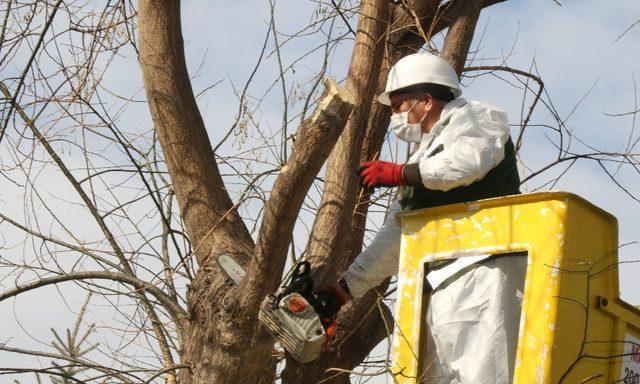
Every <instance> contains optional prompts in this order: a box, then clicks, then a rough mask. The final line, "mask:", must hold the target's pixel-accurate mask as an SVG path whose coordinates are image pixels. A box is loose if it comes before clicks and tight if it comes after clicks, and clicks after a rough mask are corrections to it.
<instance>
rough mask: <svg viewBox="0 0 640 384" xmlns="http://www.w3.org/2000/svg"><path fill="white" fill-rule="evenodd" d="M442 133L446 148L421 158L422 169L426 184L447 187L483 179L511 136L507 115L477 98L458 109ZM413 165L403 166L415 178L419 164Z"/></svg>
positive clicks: (498, 161)
mask: <svg viewBox="0 0 640 384" xmlns="http://www.w3.org/2000/svg"><path fill="white" fill-rule="evenodd" d="M442 135H443V141H444V149H443V151H442V152H440V153H438V154H436V155H434V156H432V157H423V158H421V159H420V162H419V173H420V179H421V182H422V184H423V185H424V186H425V187H427V188H429V189H436V190H441V191H448V190H450V189H452V188H455V187H459V186H463V185H469V184H471V183H473V182H474V181H477V180H480V179H482V178H483V177H484V176H485V175H486V174H487V173H488V172H489V171H490V170H491V169H492V168H493V167H495V166H496V165H498V164H499V163H500V162H501V161H502V160H503V159H504V146H505V143H506V142H507V140H508V139H509V124H508V122H507V115H506V113H505V112H504V111H502V110H500V109H497V108H495V107H492V106H490V105H489V104H486V103H480V102H476V103H474V104H473V105H470V106H469V107H467V108H465V109H463V110H461V111H460V112H458V113H457V114H456V115H455V116H454V117H453V118H452V119H451V121H450V123H449V125H448V126H447V127H446V128H445V130H444V131H443V132H442ZM407 167H409V166H407ZM405 168H406V167H405ZM412 168H414V169H411V168H409V169H405V170H404V173H405V176H406V175H407V174H411V175H413V178H415V174H416V173H415V168H416V166H412ZM409 184H410V183H409Z"/></svg>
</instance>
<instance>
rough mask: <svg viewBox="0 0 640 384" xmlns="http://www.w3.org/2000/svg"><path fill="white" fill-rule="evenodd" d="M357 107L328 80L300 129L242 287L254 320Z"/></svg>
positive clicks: (277, 278) (245, 308)
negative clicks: (309, 195) (316, 180)
mask: <svg viewBox="0 0 640 384" xmlns="http://www.w3.org/2000/svg"><path fill="white" fill-rule="evenodd" d="M353 106H354V104H353V101H352V96H351V94H350V93H349V92H348V91H345V90H342V89H341V88H340V87H339V86H338V84H336V83H335V82H334V81H333V80H330V79H328V80H326V81H325V91H324V94H323V95H322V97H321V99H320V102H319V103H318V107H317V108H316V110H315V112H314V113H313V116H312V117H311V118H309V119H308V120H305V121H304V122H303V123H302V124H301V125H300V127H299V128H298V133H297V135H296V140H295V145H294V147H293V151H292V153H291V156H290V157H289V160H288V161H287V163H286V164H285V165H284V167H282V170H281V172H280V175H279V176H278V178H277V179H276V181H275V183H274V186H273V189H272V191H271V195H270V197H269V200H268V201H267V203H266V205H265V208H264V212H265V213H264V219H263V221H262V226H261V228H260V232H259V234H258V240H257V244H256V253H255V258H254V260H253V261H252V263H251V265H250V267H249V270H248V272H247V274H248V276H247V277H246V278H245V280H244V281H243V283H242V284H243V285H242V286H241V288H242V291H243V295H242V300H241V308H243V311H244V312H245V313H248V314H249V315H254V316H255V315H256V314H257V309H258V306H259V304H260V302H261V301H262V299H263V298H264V296H265V295H266V294H268V293H270V292H272V291H274V290H275V289H276V288H277V286H278V284H279V283H280V276H281V275H282V270H283V269H284V264H285V260H286V256H287V249H288V246H289V243H290V242H291V237H292V233H293V226H294V224H295V222H296V219H297V217H298V213H299V212H300V207H301V206H302V202H303V201H304V198H305V196H306V195H307V192H308V190H309V188H310V187H311V184H312V183H313V180H314V178H315V177H316V175H317V173H318V172H319V171H320V168H321V167H322V164H323V163H324V162H325V160H326V159H327V157H328V156H329V153H330V152H331V149H332V148H333V146H334V145H335V143H336V141H337V140H338V136H340V134H341V133H342V130H343V129H344V126H345V124H346V121H347V119H348V118H349V115H350V114H351V111H352V109H353Z"/></svg>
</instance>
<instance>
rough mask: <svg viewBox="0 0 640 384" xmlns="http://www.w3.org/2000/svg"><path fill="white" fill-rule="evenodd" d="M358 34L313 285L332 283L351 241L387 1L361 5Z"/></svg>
mask: <svg viewBox="0 0 640 384" xmlns="http://www.w3.org/2000/svg"><path fill="white" fill-rule="evenodd" d="M359 14H360V18H359V21H358V32H357V34H356V41H355V44H354V48H353V53H352V56H351V63H350V65H349V75H348V76H347V81H346V89H347V90H348V91H349V92H350V93H351V94H353V95H354V101H355V105H357V106H358V108H356V109H355V110H354V111H353V113H352V114H351V117H350V118H349V121H348V122H347V125H346V127H345V130H344V132H343V133H342V135H340V139H338V142H337V144H336V146H335V148H334V149H333V151H332V152H331V156H330V157H329V159H328V160H327V172H326V175H325V180H324V190H323V194H322V200H321V202H320V208H319V210H318V214H317V216H316V220H315V223H314V226H313V230H312V232H311V238H310V240H309V246H308V252H307V255H308V256H307V259H308V260H309V261H311V263H312V264H313V265H314V269H315V270H316V271H317V273H316V274H315V280H316V281H318V282H322V281H325V280H327V278H329V279H335V277H336V275H337V273H338V268H339V266H340V265H339V264H338V263H336V262H335V258H336V257H340V256H339V253H340V251H341V250H343V249H344V248H345V244H346V242H347V240H348V239H349V232H350V229H351V221H352V216H353V211H354V209H355V203H356V197H357V191H358V177H357V175H356V169H357V168H358V165H359V163H360V151H361V149H362V142H363V138H364V135H365V132H366V128H367V121H368V120H369V112H370V111H371V105H372V104H373V103H374V102H375V101H373V100H374V95H375V92H376V90H377V85H378V82H377V79H378V74H379V72H380V64H381V63H382V58H383V54H384V46H385V45H384V33H385V31H386V23H385V21H386V20H388V19H389V2H388V0H367V1H363V2H362V4H361V5H360V12H359Z"/></svg>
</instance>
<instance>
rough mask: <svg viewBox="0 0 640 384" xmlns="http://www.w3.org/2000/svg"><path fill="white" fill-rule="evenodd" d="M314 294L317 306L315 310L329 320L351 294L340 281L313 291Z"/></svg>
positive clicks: (333, 317) (334, 316)
mask: <svg viewBox="0 0 640 384" xmlns="http://www.w3.org/2000/svg"><path fill="white" fill-rule="evenodd" d="M314 296H315V299H316V303H317V306H318V308H317V310H318V312H320V317H322V318H324V319H331V320H333V319H335V318H336V315H337V314H338V312H339V311H340V308H341V307H342V306H343V305H344V304H345V303H346V302H347V301H349V300H351V295H349V293H348V292H347V291H345V289H344V288H342V285H341V284H340V282H335V283H333V284H330V285H329V286H327V287H325V288H322V289H320V290H319V291H318V292H316V293H314ZM324 319H323V321H324Z"/></svg>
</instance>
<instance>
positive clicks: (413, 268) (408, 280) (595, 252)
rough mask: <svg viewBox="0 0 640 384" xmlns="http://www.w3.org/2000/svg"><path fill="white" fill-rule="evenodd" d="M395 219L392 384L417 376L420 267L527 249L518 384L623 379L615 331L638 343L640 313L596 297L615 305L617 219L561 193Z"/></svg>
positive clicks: (621, 348) (620, 345)
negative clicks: (605, 306) (605, 305)
mask: <svg viewBox="0 0 640 384" xmlns="http://www.w3.org/2000/svg"><path fill="white" fill-rule="evenodd" d="M399 216H400V218H401V219H402V224H403V236H402V243H401V244H402V245H401V256H400V267H399V273H398V294H397V301H396V329H395V335H394V340H393V345H392V361H393V372H394V373H395V374H396V379H397V381H398V382H400V383H416V382H418V381H419V380H418V378H419V377H420V372H419V371H418V370H419V367H420V364H419V362H420V358H421V356H420V354H421V353H422V354H424V348H421V346H420V342H421V336H424V335H423V334H422V332H423V329H422V328H423V313H424V308H423V304H424V303H423V302H422V301H423V300H422V299H423V296H422V294H423V281H424V274H425V263H426V262H430V261H436V260H443V259H451V258H459V257H465V256H469V255H477V254H500V253H509V252H518V251H526V252H528V267H527V277H526V281H525V290H524V300H523V309H522V321H521V323H520V336H519V340H518V351H517V359H516V369H515V374H514V383H558V382H564V383H579V382H581V381H583V380H588V381H586V382H589V383H598V382H602V383H604V382H611V381H613V380H618V379H621V378H623V377H621V375H624V367H622V366H621V358H620V357H618V358H616V357H615V356H616V354H617V355H624V353H623V352H624V351H625V349H624V348H627V349H628V344H629V342H627V343H624V341H620V337H621V335H624V336H625V337H627V339H629V340H635V339H633V337H636V338H640V334H638V332H637V329H638V327H639V326H640V320H639V319H640V316H636V317H633V316H631V315H630V313H640V311H638V310H637V309H636V308H634V307H631V306H628V305H625V306H624V308H625V311H618V312H620V313H615V314H614V313H612V312H611V311H605V310H602V308H601V306H598V298H599V297H605V298H612V299H614V300H613V301H610V302H614V303H618V302H620V300H619V299H618V275H617V221H616V219H615V218H614V217H613V216H611V215H610V214H608V213H606V212H604V211H603V210H601V209H599V208H597V207H595V206H594V205H592V204H590V203H588V202H587V201H586V200H584V199H582V198H580V197H578V196H576V195H573V194H569V193H563V192H547V193H536V194H528V195H519V196H510V197H505V198H499V199H490V200H483V201H479V202H474V203H470V204H455V205H450V206H444V207H437V208H432V209H425V210H420V211H412V212H407V213H403V214H401V215H399ZM609 308H612V307H609ZM613 308H614V309H615V308H617V307H613ZM634 311H635V312H634ZM627 324H635V328H634V327H631V326H627ZM625 345H627V347H625ZM627 355H628V354H627ZM627 358H628V356H627ZM638 360H639V361H640V359H638ZM630 363H633V362H630ZM425 364H428V362H427V363H425ZM638 382H640V380H639V381H638Z"/></svg>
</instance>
